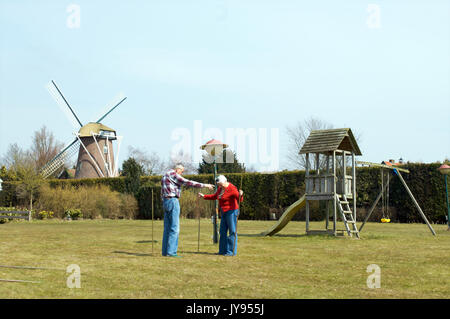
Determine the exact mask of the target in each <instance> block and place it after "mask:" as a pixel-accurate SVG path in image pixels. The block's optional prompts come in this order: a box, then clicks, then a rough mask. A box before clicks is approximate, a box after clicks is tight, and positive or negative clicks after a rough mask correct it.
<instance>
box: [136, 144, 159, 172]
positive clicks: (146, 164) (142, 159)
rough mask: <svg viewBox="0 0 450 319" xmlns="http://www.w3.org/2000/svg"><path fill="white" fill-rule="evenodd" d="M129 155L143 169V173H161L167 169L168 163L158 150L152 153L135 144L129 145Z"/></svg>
mask: <svg viewBox="0 0 450 319" xmlns="http://www.w3.org/2000/svg"><path fill="white" fill-rule="evenodd" d="M128 156H129V157H132V158H134V159H135V161H136V162H137V163H139V164H140V165H141V167H142V169H143V174H142V175H160V174H162V173H163V172H164V170H165V169H166V164H165V163H164V161H163V160H162V159H161V158H160V157H159V156H158V154H157V153H156V152H151V153H150V154H149V153H147V152H146V151H142V150H139V149H137V148H134V147H133V146H129V147H128Z"/></svg>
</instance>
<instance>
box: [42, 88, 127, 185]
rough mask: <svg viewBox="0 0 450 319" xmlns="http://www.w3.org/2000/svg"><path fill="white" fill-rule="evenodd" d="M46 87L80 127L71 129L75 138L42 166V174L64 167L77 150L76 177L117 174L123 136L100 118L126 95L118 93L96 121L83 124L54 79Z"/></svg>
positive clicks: (51, 172) (48, 173)
mask: <svg viewBox="0 0 450 319" xmlns="http://www.w3.org/2000/svg"><path fill="white" fill-rule="evenodd" d="M47 88H48V90H49V92H50V94H51V95H52V96H53V98H54V99H55V100H56V102H57V103H58V105H59V106H60V107H62V108H63V109H66V110H67V108H68V109H69V110H70V113H71V114H72V115H73V117H74V118H75V119H76V121H77V123H78V125H79V126H80V129H79V131H78V132H75V133H74V135H75V139H74V140H73V141H72V142H71V143H69V144H68V145H67V146H66V147H64V149H63V150H62V151H61V152H60V153H59V154H58V155H56V156H55V157H54V158H53V159H51V160H50V161H49V162H48V163H47V164H45V165H44V167H43V168H42V169H41V174H42V175H43V176H44V178H47V177H49V176H51V175H53V174H54V173H55V172H58V171H60V170H61V169H62V168H63V167H64V164H65V163H66V162H67V161H68V160H69V159H70V158H71V157H73V156H74V155H75V153H77V152H78V159H77V164H76V171H75V178H97V177H115V176H118V167H117V159H118V155H119V151H120V142H121V140H122V137H121V136H117V134H116V131H115V130H113V129H112V128H110V127H108V126H106V125H103V124H102V123H100V121H102V120H103V119H104V118H105V117H106V116H107V115H109V113H111V112H112V111H113V110H114V109H115V108H116V107H117V106H119V105H120V104H121V103H122V102H123V101H125V99H126V97H123V96H122V95H120V96H118V97H117V98H116V99H115V100H114V102H113V103H112V104H111V106H112V107H110V106H108V108H107V109H108V111H107V112H106V113H105V114H104V115H103V116H101V117H100V118H99V119H98V120H97V121H96V122H89V123H88V124H86V125H83V124H82V123H81V121H80V119H79V118H78V117H77V115H76V114H75V112H74V111H73V109H72V107H71V106H70V105H69V103H68V102H67V100H66V98H65V97H64V95H63V94H62V93H61V91H60V90H59V88H58V87H57V86H56V84H55V82H54V81H51V82H50V83H49V84H48V86H47ZM113 141H117V152H116V154H115V156H114V149H113Z"/></svg>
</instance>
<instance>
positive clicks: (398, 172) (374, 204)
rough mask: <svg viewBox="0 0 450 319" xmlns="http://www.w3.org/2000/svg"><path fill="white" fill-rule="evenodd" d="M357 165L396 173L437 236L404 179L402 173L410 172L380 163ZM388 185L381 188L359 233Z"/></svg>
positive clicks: (361, 162) (359, 162) (433, 232)
mask: <svg viewBox="0 0 450 319" xmlns="http://www.w3.org/2000/svg"><path fill="white" fill-rule="evenodd" d="M357 164H361V165H367V166H369V167H370V166H372V167H381V168H389V169H391V170H393V171H394V173H395V174H396V175H397V176H398V178H399V179H400V181H401V182H402V184H403V186H404V187H405V189H406V192H407V193H408V195H409V197H411V199H412V201H413V203H414V205H415V206H416V208H417V210H418V211H419V213H420V216H421V217H422V219H423V220H424V221H425V223H426V224H427V226H428V228H429V229H430V231H431V233H432V234H433V235H434V236H436V232H435V231H434V229H433V227H431V224H430V222H429V221H428V219H427V217H426V216H425V214H424V213H423V211H422V209H421V208H420V206H419V203H417V201H416V199H415V198H414V195H413V194H412V192H411V190H410V189H409V187H408V185H407V184H406V182H405V180H404V179H403V176H402V174H401V173H400V172H404V173H409V170H407V169H404V168H400V167H396V166H390V165H386V164H378V163H371V162H363V161H357ZM387 186H388V185H383V187H382V188H381V191H380V193H379V194H378V196H377V198H376V199H375V201H374V203H373V204H372V207H371V208H370V210H369V212H368V213H367V215H366V217H365V219H364V221H363V223H362V225H361V226H360V228H359V232H361V230H362V229H363V227H364V225H365V224H366V222H367V220H368V219H369V217H370V215H371V214H372V212H373V211H374V209H375V207H376V206H377V204H378V202H379V200H380V198H381V197H382V196H383V192H384V191H385V188H386V187H387Z"/></svg>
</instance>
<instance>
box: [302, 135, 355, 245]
mask: <svg viewBox="0 0 450 319" xmlns="http://www.w3.org/2000/svg"><path fill="white" fill-rule="evenodd" d="M300 154H305V160H306V172H305V188H306V189H305V196H306V233H307V234H315V233H328V234H332V235H335V236H336V235H337V234H338V232H340V231H344V232H347V234H348V235H349V236H350V237H351V236H352V235H355V236H356V237H357V238H359V232H358V229H357V227H356V161H355V156H358V155H362V154H361V151H360V149H359V146H358V143H357V142H356V139H355V137H354V135H353V133H352V130H351V129H349V128H339V129H330V130H314V131H311V133H310V135H309V137H308V138H307V139H306V141H305V144H304V145H303V147H302V148H301V150H300ZM311 162H312V164H311ZM310 201H325V202H326V224H325V230H323V231H320V230H319V231H318V230H310V229H309V216H310V213H311V212H310ZM350 201H352V206H353V210H352V208H351V207H350ZM338 211H339V214H340V217H341V219H342V221H343V223H344V226H345V229H343V230H338V229H337V228H336V222H337V215H338ZM330 213H332V216H333V229H332V230H331V229H328V226H329V216H330Z"/></svg>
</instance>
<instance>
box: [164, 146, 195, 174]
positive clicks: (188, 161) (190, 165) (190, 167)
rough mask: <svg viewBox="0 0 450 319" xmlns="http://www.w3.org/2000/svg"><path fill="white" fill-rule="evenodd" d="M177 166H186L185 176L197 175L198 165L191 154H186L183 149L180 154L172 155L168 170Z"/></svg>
mask: <svg viewBox="0 0 450 319" xmlns="http://www.w3.org/2000/svg"><path fill="white" fill-rule="evenodd" d="M176 164H181V165H183V166H184V173H185V174H197V167H198V164H196V163H194V161H193V160H192V157H191V155H190V154H187V153H185V152H184V151H183V150H182V149H180V150H179V151H178V153H172V154H171V155H170V158H169V162H168V165H167V166H166V168H172V167H174V166H175V165H176Z"/></svg>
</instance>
